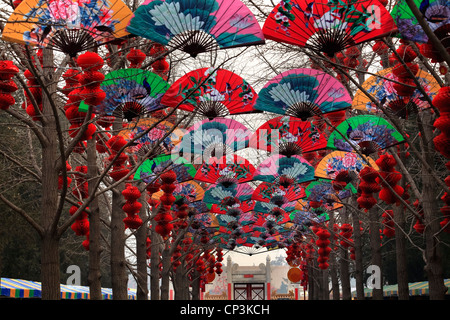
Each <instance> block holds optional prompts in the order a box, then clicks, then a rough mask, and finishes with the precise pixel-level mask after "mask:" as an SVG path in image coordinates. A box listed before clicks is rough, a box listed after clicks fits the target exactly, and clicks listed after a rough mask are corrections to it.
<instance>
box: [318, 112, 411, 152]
mask: <svg viewBox="0 0 450 320" xmlns="http://www.w3.org/2000/svg"><path fill="white" fill-rule="evenodd" d="M342 135H344V136H345V137H346V139H347V140H348V141H347V140H346V139H344V137H343V136H342ZM404 140H405V139H404V138H403V136H402V135H401V134H400V132H398V131H397V130H396V129H395V128H394V127H393V126H392V125H391V124H390V123H389V122H388V121H387V120H385V119H384V118H381V117H377V116H373V115H362V116H355V117H351V118H349V119H346V120H344V121H342V122H341V124H340V125H338V126H337V127H336V130H334V131H333V132H332V133H331V134H330V137H329V138H328V144H327V147H328V148H330V149H334V150H341V151H353V152H354V151H355V149H356V150H359V151H360V152H361V153H362V154H363V155H366V156H367V155H369V154H371V153H374V152H377V151H378V150H382V149H386V148H389V147H392V146H393V145H396V144H399V143H402V142H404Z"/></svg>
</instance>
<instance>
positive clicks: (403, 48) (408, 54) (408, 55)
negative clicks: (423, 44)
mask: <svg viewBox="0 0 450 320" xmlns="http://www.w3.org/2000/svg"><path fill="white" fill-rule="evenodd" d="M397 53H398V54H399V56H400V57H401V58H402V59H403V61H405V62H412V61H413V60H414V59H415V58H416V57H417V53H416V52H415V51H414V50H413V49H412V48H411V47H410V46H409V45H405V44H402V45H400V47H399V48H398V49H397Z"/></svg>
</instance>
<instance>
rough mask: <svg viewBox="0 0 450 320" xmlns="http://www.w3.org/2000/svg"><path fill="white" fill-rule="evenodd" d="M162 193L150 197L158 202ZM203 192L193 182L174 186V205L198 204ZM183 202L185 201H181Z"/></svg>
mask: <svg viewBox="0 0 450 320" xmlns="http://www.w3.org/2000/svg"><path fill="white" fill-rule="evenodd" d="M163 193H164V192H163V191H162V190H160V191H158V192H156V193H154V194H153V195H152V198H153V199H156V200H159V198H160V197H161V196H162V195H163ZM204 194H205V190H203V188H202V187H201V186H200V185H199V184H198V183H197V182H195V181H185V182H180V183H176V184H175V189H174V190H173V196H174V197H175V199H176V200H175V203H177V201H179V203H186V204H190V203H193V202H198V201H201V200H202V199H203V196H204ZM182 200H185V201H182Z"/></svg>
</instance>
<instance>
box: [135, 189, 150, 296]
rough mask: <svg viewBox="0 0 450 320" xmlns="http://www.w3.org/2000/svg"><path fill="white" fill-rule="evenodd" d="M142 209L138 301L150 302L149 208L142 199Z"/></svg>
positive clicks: (138, 245) (137, 237)
mask: <svg viewBox="0 0 450 320" xmlns="http://www.w3.org/2000/svg"><path fill="white" fill-rule="evenodd" d="M139 201H141V203H142V207H141V211H140V216H141V219H142V221H143V224H142V226H141V227H140V228H139V229H138V230H137V231H136V260H137V299H138V300H148V280H147V278H148V277H147V230H148V221H147V217H148V216H147V208H146V203H145V202H146V201H145V200H144V197H143V196H142V197H141V198H140V200H139Z"/></svg>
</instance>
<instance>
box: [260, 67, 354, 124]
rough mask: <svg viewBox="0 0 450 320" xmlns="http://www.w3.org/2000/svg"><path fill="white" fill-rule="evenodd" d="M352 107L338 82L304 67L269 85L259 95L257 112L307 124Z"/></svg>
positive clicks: (276, 78)
mask: <svg viewBox="0 0 450 320" xmlns="http://www.w3.org/2000/svg"><path fill="white" fill-rule="evenodd" d="M351 104H352V99H351V97H350V95H349V93H348V92H347V90H346V89H345V87H344V86H343V85H342V84H341V83H340V82H339V81H338V80H336V79H335V78H333V77H332V76H330V75H328V74H326V73H324V72H323V71H318V70H315V69H307V68H303V69H292V70H288V71H285V72H283V73H281V74H279V75H277V76H276V77H274V78H273V79H272V80H270V81H269V82H267V83H266V85H265V86H264V87H263V88H262V89H261V91H260V92H259V94H258V99H257V100H256V104H255V109H259V110H264V111H269V112H273V113H277V114H282V115H288V116H292V117H295V118H299V119H301V120H303V121H305V120H306V119H308V118H310V117H312V116H321V115H322V114H324V113H329V112H334V111H338V110H343V109H346V108H349V107H350V106H351Z"/></svg>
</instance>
